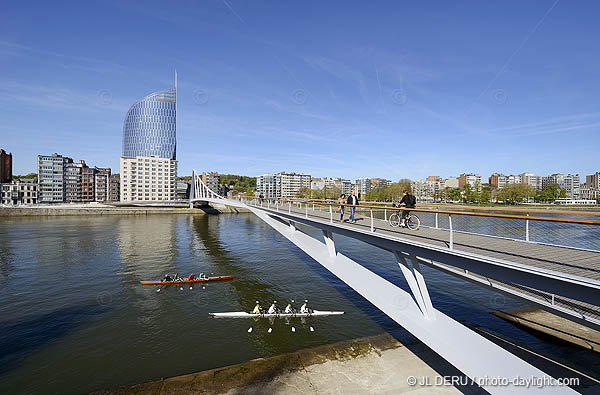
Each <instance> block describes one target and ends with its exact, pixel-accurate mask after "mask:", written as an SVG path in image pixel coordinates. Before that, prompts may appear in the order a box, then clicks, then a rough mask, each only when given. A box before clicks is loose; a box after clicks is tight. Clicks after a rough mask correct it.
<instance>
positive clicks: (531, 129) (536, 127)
mask: <svg viewBox="0 0 600 395" xmlns="http://www.w3.org/2000/svg"><path fill="white" fill-rule="evenodd" d="M596 127H600V112H595V113H581V114H573V115H567V116H562V117H556V118H551V119H546V120H543V121H537V122H529V123H523V124H518V125H510V126H503V127H499V128H493V129H488V130H485V133H486V134H489V135H496V136H498V137H527V136H538V135H544V134H556V133H564V132H572V131H575V130H582V129H589V128H596Z"/></svg>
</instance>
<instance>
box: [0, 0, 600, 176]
mask: <svg viewBox="0 0 600 395" xmlns="http://www.w3.org/2000/svg"><path fill="white" fill-rule="evenodd" d="M416 3H417V2H400V1H390V2H379V1H375V2H352V1H343V2H342V1H339V2H333V1H331V2H323V1H305V2H282V1H269V2H264V1H239V0H227V1H223V0H207V1H201V2H197V1H191V0H190V1H180V2H178V1H169V2H164V1H156V2H151V1H147V2H127V1H114V2H110V1H102V2H100V1H98V2H92V1H89V2H88V1H86V2H81V1H78V2H61V1H57V2H9V3H6V4H4V5H3V12H2V15H0V71H1V73H0V106H1V108H2V126H1V127H0V148H4V149H5V150H7V151H11V152H12V153H13V155H14V160H13V167H14V173H27V172H31V171H35V166H36V155H37V154H42V153H43V154H48V153H53V152H59V153H61V154H64V155H67V156H71V157H73V158H74V159H76V160H78V159H85V160H86V161H87V162H88V163H89V164H91V165H97V166H110V167H112V168H113V169H115V170H116V169H118V166H119V156H120V154H121V137H122V126H123V120H124V117H125V113H126V111H127V109H128V108H129V106H131V105H132V104H133V103H134V102H135V101H136V100H137V99H139V98H141V97H143V96H145V95H147V94H148V93H151V92H153V91H158V90H162V89H166V88H169V87H170V86H172V84H173V73H174V70H175V69H177V71H178V73H179V103H178V106H179V107H178V147H177V154H178V160H179V174H180V175H186V174H190V173H191V170H192V169H197V170H198V171H203V170H216V171H219V172H222V173H236V174H244V175H258V174H262V173H265V172H278V171H281V170H287V171H299V172H307V173H310V174H312V175H313V176H333V177H345V178H351V179H355V178H357V177H386V178H390V179H393V180H397V179H400V178H411V179H419V178H424V177H426V176H428V175H439V176H442V177H448V176H451V175H458V174H459V173H461V172H476V173H479V174H481V175H482V176H483V177H484V178H487V177H488V176H489V174H491V173H492V172H495V171H500V172H504V173H505V174H510V173H520V172H524V171H529V172H534V173H537V174H540V175H546V174H550V173H554V172H570V173H580V174H581V175H586V174H592V173H593V172H596V171H600V163H599V161H598V151H599V148H600V138H599V135H600V133H599V132H600V106H599V104H600V95H599V94H598V92H600V77H599V67H598V65H599V61H600V51H599V48H600V47H599V46H598V39H599V38H600V35H599V33H600V24H598V23H597V15H598V13H599V11H600V3H598V2H595V1H587V2H586V1H578V2H567V1H558V2H557V1H555V0H544V1H542V0H540V1H526V2H523V1H502V2H495V3H492V2H481V1H454V2H450V1H439V2H418V4H416ZM117 171H118V170H117Z"/></svg>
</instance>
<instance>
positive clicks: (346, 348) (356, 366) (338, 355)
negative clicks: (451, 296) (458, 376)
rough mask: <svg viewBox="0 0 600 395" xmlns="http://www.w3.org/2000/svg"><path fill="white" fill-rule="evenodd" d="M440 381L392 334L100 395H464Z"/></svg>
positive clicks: (109, 391) (254, 361)
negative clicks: (416, 382)
mask: <svg viewBox="0 0 600 395" xmlns="http://www.w3.org/2000/svg"><path fill="white" fill-rule="evenodd" d="M411 376H412V377H415V378H417V379H418V380H422V379H423V377H428V378H429V382H430V383H434V382H435V380H436V377H437V376H440V375H439V374H438V373H437V372H436V371H435V370H433V369H432V368H431V367H430V366H429V365H427V364H426V363H425V362H423V361H422V360H421V359H419V358H418V357H417V356H416V355H415V354H413V353H412V352H411V351H410V350H409V349H407V348H406V347H404V346H403V345H402V344H401V343H399V342H398V341H397V340H396V339H394V338H393V337H391V336H390V335H388V334H383V335H378V336H373V337H368V338H363V339H356V340H350V341H346V342H341V343H336V344H332V345H325V346H319V347H314V348H310V349H307V350H300V351H297V352H294V353H290V354H283V355H277V356H274V357H270V358H259V359H254V360H252V361H248V362H244V363H241V364H237V365H231V366H226V367H223V368H218V369H211V370H206V371H202V372H199V373H193V374H187V375H184V376H177V377H171V378H167V379H164V380H162V381H152V382H148V383H144V384H138V385H134V386H131V387H123V388H120V389H116V390H103V391H98V392H96V394H175V393H177V394H265V393H268V394H277V393H279V394H306V393H310V394H398V393H408V392H409V393H412V394H424V393H432V390H433V391H435V393H436V394H459V393H460V391H458V390H457V389H456V388H455V387H452V386H436V387H425V386H419V385H410V384H409V381H410V380H409V377H411Z"/></svg>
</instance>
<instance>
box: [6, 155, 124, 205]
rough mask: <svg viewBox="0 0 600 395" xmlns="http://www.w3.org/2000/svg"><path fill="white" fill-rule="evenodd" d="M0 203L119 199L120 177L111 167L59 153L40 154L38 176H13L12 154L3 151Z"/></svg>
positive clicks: (105, 200)
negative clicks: (88, 163)
mask: <svg viewBox="0 0 600 395" xmlns="http://www.w3.org/2000/svg"><path fill="white" fill-rule="evenodd" d="M0 161H1V162H2V166H1V167H0V174H1V177H0V183H1V188H0V191H1V192H0V202H1V203H2V204H7V205H11V206H18V205H23V204H38V203H40V204H41V203H76V202H81V203H85V202H108V201H118V200H119V184H120V183H119V176H118V175H111V169H110V168H99V167H96V166H94V167H90V166H88V165H86V163H85V161H83V160H80V161H79V162H75V161H73V159H72V158H69V157H66V156H62V155H59V154H52V155H38V158H37V177H33V178H14V179H13V177H12V174H11V173H12V154H7V153H6V151H4V150H0Z"/></svg>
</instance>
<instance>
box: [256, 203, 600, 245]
mask: <svg viewBox="0 0 600 395" xmlns="http://www.w3.org/2000/svg"><path fill="white" fill-rule="evenodd" d="M246 202H247V203H249V204H253V205H255V206H260V207H263V208H269V209H274V210H277V211H280V210H281V211H288V212H289V213H290V214H291V213H295V214H300V215H302V214H304V216H305V217H307V218H308V217H315V218H320V219H328V220H329V221H330V222H332V223H333V222H337V221H338V220H339V210H340V207H342V206H344V207H345V208H346V214H345V218H346V219H347V218H348V216H349V211H350V210H349V207H352V206H351V205H347V204H344V205H340V204H337V203H331V202H319V201H299V200H297V199H293V200H291V199H264V198H251V199H246ZM354 207H355V210H356V213H357V216H359V218H360V220H359V221H358V222H357V225H359V226H361V227H364V228H367V229H369V230H370V231H372V232H375V231H377V229H385V230H387V231H390V230H391V231H397V232H398V233H406V232H411V231H410V230H404V229H397V228H391V227H390V226H389V225H388V221H389V217H390V215H391V214H393V213H397V212H399V211H401V210H402V208H395V207H391V206H382V205H380V204H377V205H374V204H359V205H357V206H354ZM490 211H492V212H490ZM410 212H411V213H412V214H416V215H417V216H418V217H419V219H420V221H421V226H423V227H426V228H432V229H440V230H445V231H447V232H448V235H447V238H448V239H447V242H448V245H449V247H450V248H454V239H455V237H454V236H455V234H456V233H457V232H460V233H461V234H462V235H463V236H464V235H487V236H493V237H502V238H508V239H514V240H522V241H526V242H531V243H545V244H551V245H561V246H566V247H575V248H581V249H589V250H598V249H599V248H600V245H599V243H598V240H600V227H598V225H600V220H599V217H600V213H594V212H576V211H573V212H571V211H566V210H523V209H521V208H518V209H510V208H508V209H504V210H502V211H500V210H497V209H496V210H489V211H486V210H485V209H477V210H472V211H466V210H465V209H463V208H458V209H446V208H440V207H430V206H424V207H420V206H418V207H416V208H411V209H410ZM463 239H464V237H463Z"/></svg>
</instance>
